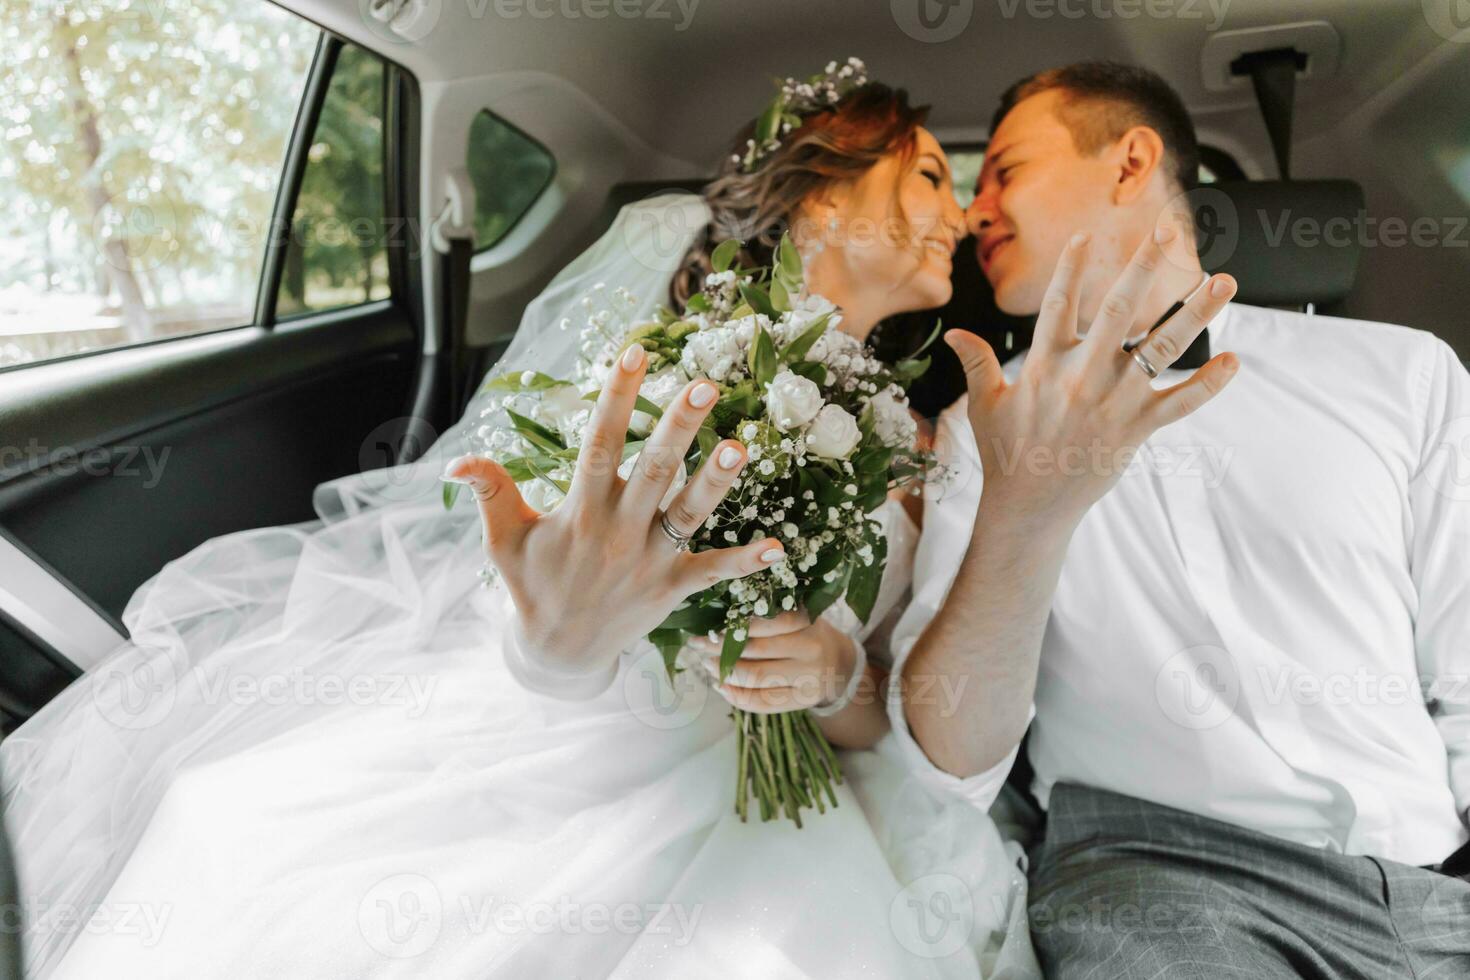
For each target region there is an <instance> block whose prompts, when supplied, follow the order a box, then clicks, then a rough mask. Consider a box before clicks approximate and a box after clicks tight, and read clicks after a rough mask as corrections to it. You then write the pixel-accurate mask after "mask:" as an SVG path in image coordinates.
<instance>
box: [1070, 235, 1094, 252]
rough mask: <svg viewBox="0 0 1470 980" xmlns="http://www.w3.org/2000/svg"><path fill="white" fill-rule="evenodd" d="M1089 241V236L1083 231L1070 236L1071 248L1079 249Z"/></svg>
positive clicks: (1090, 237) (1090, 238)
mask: <svg viewBox="0 0 1470 980" xmlns="http://www.w3.org/2000/svg"><path fill="white" fill-rule="evenodd" d="M1091 240H1092V236H1091V235H1089V234H1088V233H1087V232H1085V231H1079V232H1078V233H1077V234H1075V235H1073V236H1072V247H1073V248H1081V247H1082V246H1083V245H1086V244H1087V243H1088V242H1089V241H1091Z"/></svg>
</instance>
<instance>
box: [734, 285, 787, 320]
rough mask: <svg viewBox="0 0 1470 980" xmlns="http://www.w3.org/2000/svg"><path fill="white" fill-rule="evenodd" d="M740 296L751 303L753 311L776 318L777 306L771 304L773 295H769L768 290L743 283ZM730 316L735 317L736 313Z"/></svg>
mask: <svg viewBox="0 0 1470 980" xmlns="http://www.w3.org/2000/svg"><path fill="white" fill-rule="evenodd" d="M740 298H741V299H743V300H745V302H746V303H747V304H749V306H750V308H751V310H752V311H753V312H756V313H763V314H765V315H766V316H768V317H770V318H771V319H772V320H774V319H776V308H775V307H774V306H772V305H771V297H769V296H767V295H766V291H765V290H764V289H762V288H761V287H759V286H755V285H751V284H749V283H741V285H740ZM730 318H731V319H732V320H733V319H735V314H733V313H732V314H731V315H730Z"/></svg>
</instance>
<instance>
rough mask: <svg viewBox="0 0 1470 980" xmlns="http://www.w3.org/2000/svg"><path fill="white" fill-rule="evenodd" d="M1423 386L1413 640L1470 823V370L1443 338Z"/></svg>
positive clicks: (1415, 495) (1413, 493)
mask: <svg viewBox="0 0 1470 980" xmlns="http://www.w3.org/2000/svg"><path fill="white" fill-rule="evenodd" d="M1421 390H1422V391H1423V392H1424V399H1425V400H1424V409H1425V411H1424V414H1423V415H1422V416H1421V418H1422V420H1423V425H1424V430H1423V441H1422V443H1421V445H1422V452H1421V454H1420V460H1419V469H1418V471H1417V472H1416V473H1415V474H1414V476H1413V478H1412V479H1411V480H1410V483H1409V507H1410V511H1411V515H1412V525H1413V532H1412V541H1411V543H1410V573H1411V575H1412V577H1413V582H1414V587H1415V592H1416V595H1417V599H1418V608H1417V610H1416V615H1415V617H1414V646H1415V650H1416V651H1417V654H1418V659H1419V670H1420V672H1421V673H1422V674H1423V675H1424V677H1425V679H1426V684H1427V689H1426V697H1427V703H1428V705H1429V709H1430V712H1431V714H1432V716H1433V718H1434V722H1435V725H1436V726H1437V727H1438V728H1439V734H1440V737H1441V738H1443V739H1444V743H1445V749H1446V753H1447V757H1448V762H1449V781H1450V790H1451V792H1453V794H1454V797H1455V807H1456V809H1457V810H1458V811H1459V813H1460V817H1461V819H1462V820H1464V821H1466V822H1467V823H1470V683H1467V679H1470V566H1467V563H1466V556H1467V555H1470V374H1467V373H1466V371H1465V367H1464V365H1462V364H1461V363H1460V361H1459V359H1458V358H1457V357H1456V356H1455V353H1454V351H1453V350H1451V349H1450V347H1449V346H1448V345H1446V344H1445V343H1444V342H1443V341H1438V340H1436V341H1435V342H1434V346H1433V350H1432V352H1431V356H1430V358H1429V361H1428V364H1427V365H1426V367H1425V369H1424V371H1423V381H1422V389H1421Z"/></svg>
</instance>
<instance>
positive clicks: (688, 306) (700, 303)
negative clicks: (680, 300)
mask: <svg viewBox="0 0 1470 980" xmlns="http://www.w3.org/2000/svg"><path fill="white" fill-rule="evenodd" d="M684 309H685V310H688V311H689V312H692V313H708V312H709V311H710V305H709V297H708V296H706V295H704V293H695V294H694V295H693V296H691V297H689V302H687V303H685V304H684Z"/></svg>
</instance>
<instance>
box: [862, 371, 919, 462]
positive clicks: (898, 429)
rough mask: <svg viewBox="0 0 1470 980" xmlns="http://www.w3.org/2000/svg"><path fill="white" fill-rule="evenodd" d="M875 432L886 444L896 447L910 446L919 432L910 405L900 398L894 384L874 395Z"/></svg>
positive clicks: (872, 402)
mask: <svg viewBox="0 0 1470 980" xmlns="http://www.w3.org/2000/svg"><path fill="white" fill-rule="evenodd" d="M871 404H872V406H873V433H874V435H876V436H877V437H878V439H879V441H880V442H882V443H883V445H885V446H889V447H892V448H894V449H902V448H904V447H910V446H912V445H913V444H914V437H915V436H916V435H917V434H918V429H919V427H918V424H917V423H916V422H914V417H913V416H912V415H910V414H909V410H908V406H907V405H905V404H904V403H903V402H901V401H899V400H898V397H897V396H896V395H895V394H894V389H893V387H892V386H889V387H887V388H884V389H883V390H882V391H880V392H878V394H876V395H874V396H873V398H872V401H871Z"/></svg>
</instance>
